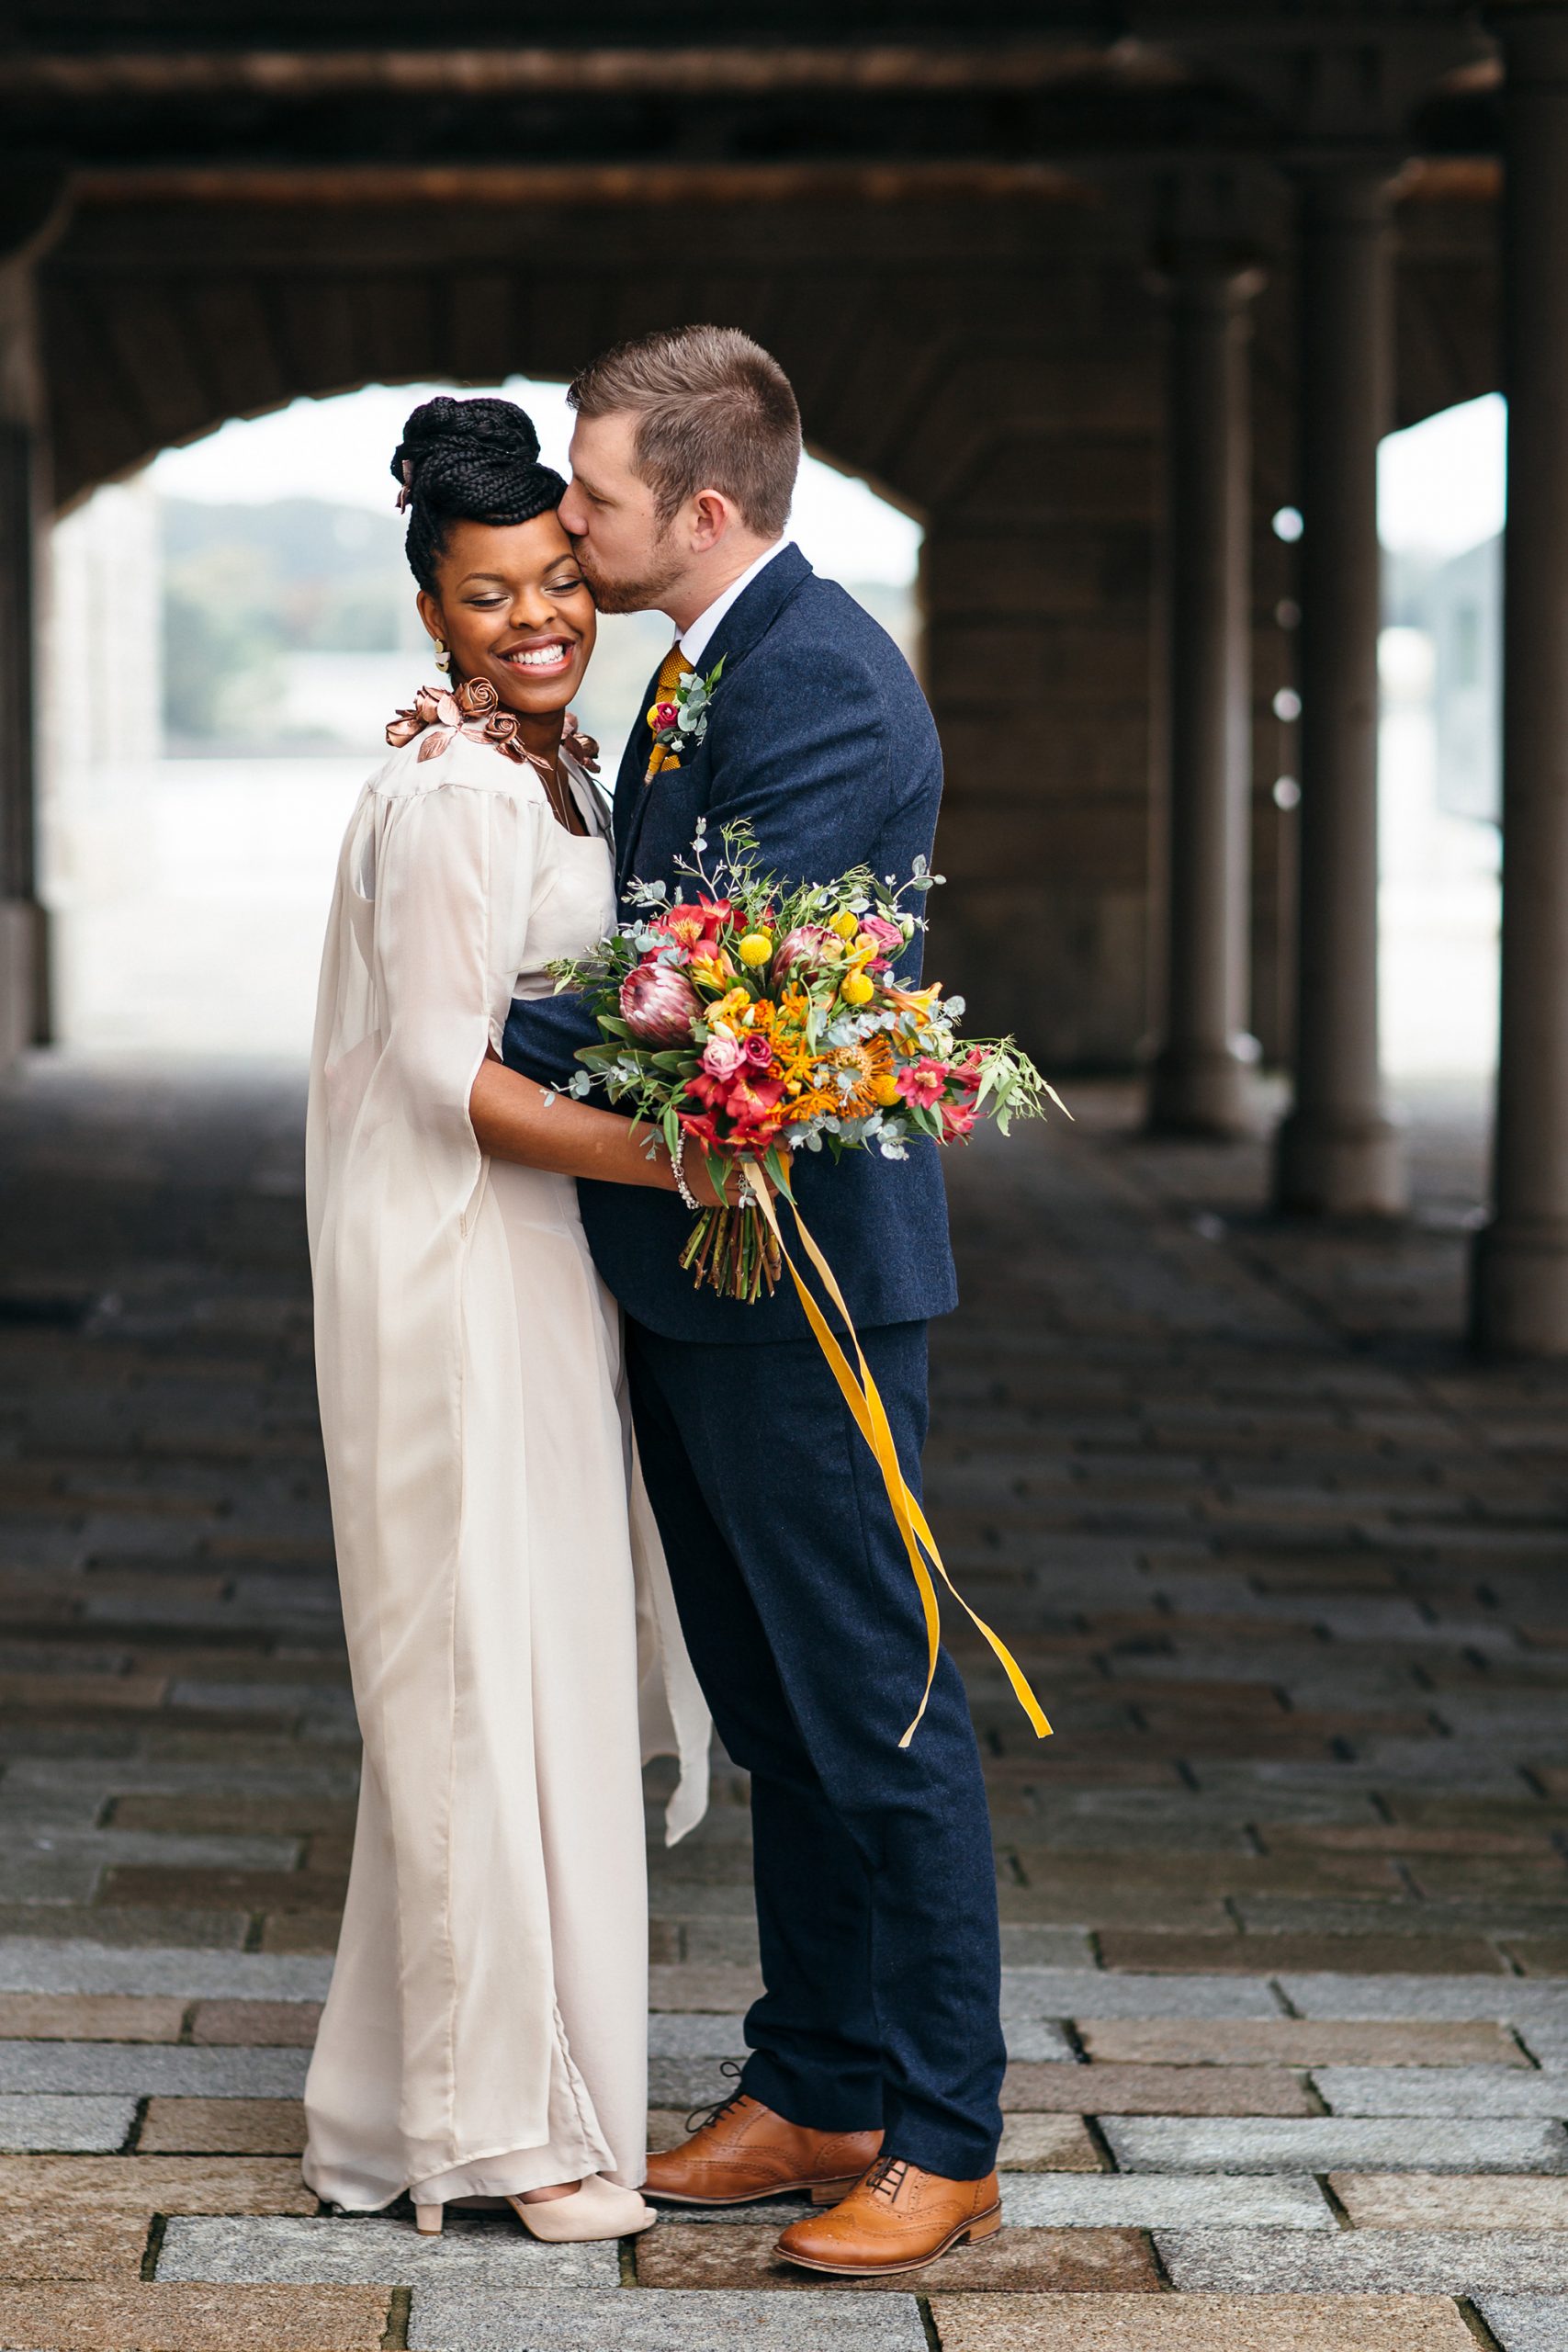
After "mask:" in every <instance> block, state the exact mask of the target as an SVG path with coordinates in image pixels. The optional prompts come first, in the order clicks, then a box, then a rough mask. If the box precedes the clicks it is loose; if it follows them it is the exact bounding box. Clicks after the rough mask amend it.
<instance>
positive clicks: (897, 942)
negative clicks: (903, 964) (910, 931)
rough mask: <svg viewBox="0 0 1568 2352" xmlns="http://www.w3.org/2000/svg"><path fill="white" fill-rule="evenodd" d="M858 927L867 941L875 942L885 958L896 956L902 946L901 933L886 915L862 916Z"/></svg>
mask: <svg viewBox="0 0 1568 2352" xmlns="http://www.w3.org/2000/svg"><path fill="white" fill-rule="evenodd" d="M860 927H861V929H862V931H863V932H864V933H865V935H866V937H867V938H868V939H874V940H875V942H876V944H877V945H878V946H879V947H880V948H881V950H882V952H883V954H884V955H885V956H897V953H898V950H899V949H900V948H901V947H902V946H903V944H904V934H903V933H902V932H901V931H900V930H899V928H898V926H897V923H896V922H888V920H887V918H886V915H862V917H861V919H860Z"/></svg>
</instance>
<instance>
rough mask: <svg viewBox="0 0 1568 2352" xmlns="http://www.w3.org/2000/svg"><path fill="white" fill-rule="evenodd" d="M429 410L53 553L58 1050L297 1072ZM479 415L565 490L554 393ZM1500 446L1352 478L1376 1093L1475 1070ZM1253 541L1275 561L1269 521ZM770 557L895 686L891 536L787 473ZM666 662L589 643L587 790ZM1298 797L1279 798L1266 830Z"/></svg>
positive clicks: (198, 447) (421, 650)
mask: <svg viewBox="0 0 1568 2352" xmlns="http://www.w3.org/2000/svg"><path fill="white" fill-rule="evenodd" d="M436 389H439V388H438V387H434V386H426V387H417V386H400V387H395V388H389V387H386V386H372V387H368V388H367V389H366V390H361V391H357V392H352V393H347V394H344V395H343V396H341V397H339V398H337V399H334V400H325V401H311V400H300V401H293V402H291V403H290V404H289V405H288V407H286V408H284V409H281V410H278V411H276V413H273V414H271V415H267V416H263V417H258V418H255V419H254V420H249V421H245V420H236V421H234V422H231V423H229V424H224V425H222V426H220V428H219V430H218V431H217V432H215V433H213V434H211V435H208V436H207V437H205V438H204V439H201V440H198V441H196V442H193V443H191V444H190V445H189V446H188V447H185V448H181V449H171V450H169V451H166V452H165V453H164V455H163V456H162V457H160V458H156V459H155V460H154V461H153V463H152V464H151V465H150V466H147V467H145V468H144V469H141V471H140V472H138V473H136V474H135V475H133V476H132V477H131V478H130V480H129V481H124V482H120V483H117V484H114V485H112V486H110V487H108V488H106V489H103V490H100V491H97V492H94V493H93V494H92V495H91V496H90V497H89V498H87V499H86V500H85V501H84V503H82V504H81V505H80V506H78V507H77V508H76V509H75V511H74V512H73V514H71V515H68V516H67V517H66V518H65V519H64V520H63V521H62V522H61V523H59V524H58V525H57V526H55V528H54V531H53V534H52V571H53V625H52V628H51V638H50V642H51V662H50V669H49V681H50V692H49V706H48V721H49V733H50V738H51V749H52V758H51V765H50V773H49V790H48V794H47V797H46V801H45V809H46V828H45V836H44V839H45V862H44V891H45V896H46V899H47V900H48V903H49V905H50V906H51V909H52V910H53V913H54V917H55V921H54V926H53V940H54V955H55V979H56V989H57V997H56V1005H57V1021H58V1029H59V1035H60V1037H61V1039H62V1041H63V1042H65V1043H68V1044H73V1045H80V1046H103V1047H114V1048H121V1049H124V1048H131V1047H152V1048H156V1049H157V1050H158V1051H160V1052H170V1053H174V1054H178V1055H185V1054H195V1055H203V1054H232V1053H234V1052H235V1051H237V1050H238V1051H243V1052H249V1053H257V1054H263V1055H273V1056H289V1055H296V1056H297V1055H298V1054H299V1052H300V1051H301V1050H302V1047H303V1045H304V1042H305V1041H306V1040H307V1039H308V1036H309V1030H310V1015H311V1008H312V1005H313V1001H314V994H313V992H314V985H315V962H316V956H317V952H318V948H319V944H320V933H321V922H322V918H323V914H324V910H325V906H326V900H327V896H328V892H329V890H330V887H331V877H332V872H333V862H334V858H335V854H336V849H337V842H338V839H339V836H340V834H341V831H342V829H343V826H344V822H345V820H346V817H347V813H348V810H349V808H350V807H351V805H352V803H353V800H354V797H355V793H356V792H357V790H358V788H359V786H360V785H361V783H362V782H363V781H364V778H365V776H366V775H367V774H368V773H369V770H370V768H371V766H373V765H374V764H375V763H376V761H377V760H378V756H379V749H380V745H381V738H382V729H384V727H385V725H386V722H387V719H388V718H389V716H390V714H391V712H392V711H393V710H394V709H395V708H396V707H398V706H399V705H400V704H403V703H406V702H407V700H408V699H409V696H410V695H411V694H412V691H413V689H414V688H415V687H416V686H417V685H418V684H421V683H422V682H423V681H425V680H427V679H429V678H430V677H431V676H432V675H433V674H434V673H433V670H432V664H431V661H430V655H429V648H428V640H427V639H426V638H425V635H424V632H423V628H421V626H420V623H419V620H418V617H417V616H416V614H415V611H414V605H413V582H412V579H411V577H410V575H409V572H408V568H407V566H406V564H405V563H404V560H403V556H402V520H401V517H400V515H397V514H396V513H395V511H394V508H393V495H394V492H393V488H392V486H391V484H390V483H389V479H388V475H387V462H388V455H389V451H390V450H391V449H392V448H393V447H395V445H396V443H397V440H398V438H399V436H400V429H401V424H402V420H403V418H404V417H405V416H406V414H407V413H408V411H409V410H410V408H412V406H413V405H414V403H415V401H418V400H420V399H423V398H425V397H427V395H428V393H429V392H430V391H431V390H436ZM471 389H475V390H478V389H481V388H479V387H473V388H471ZM499 389H500V390H503V391H504V392H505V393H506V395H507V397H509V398H510V399H513V400H516V401H520V402H522V404H523V405H524V406H525V407H526V408H527V409H528V411H529V413H531V414H532V415H533V416H534V418H535V419H536V423H537V424H538V426H539V430H540V434H541V436H542V440H543V444H544V451H545V455H546V458H547V460H548V461H549V462H550V463H552V464H555V465H557V466H558V467H561V468H562V469H563V470H565V469H568V465H567V458H566V447H567V443H568V440H569V438H570V424H571V418H570V411H569V410H568V409H567V406H566V402H565V399H564V396H563V390H562V388H561V387H560V386H558V385H555V384H542V383H535V382H532V381H530V380H529V379H525V378H523V377H510V378H508V379H506V381H505V383H504V384H503V385H502V386H501V387H499ZM1505 430H1506V425H1505V409H1504V403H1503V401H1502V399H1501V398H1500V396H1498V395H1497V394H1495V393H1494V394H1488V395H1486V396H1485V397H1483V398H1482V399H1480V400H1475V401H1465V402H1463V403H1461V405H1459V406H1457V407H1455V408H1452V409H1450V410H1446V411H1443V412H1441V413H1438V415H1436V416H1433V417H1431V418H1428V419H1427V420H1425V421H1424V422H1423V423H1421V424H1417V425H1414V426H1411V427H1409V428H1407V429H1406V430H1405V431H1404V432H1401V433H1395V434H1392V435H1389V436H1388V437H1387V438H1386V439H1385V440H1384V442H1383V443H1382V452H1381V464H1380V469H1379V526H1380V533H1381V537H1382V544H1383V548H1384V567H1383V568H1384V586H1383V605H1384V627H1383V629H1382V639H1381V648H1380V670H1381V676H1382V698H1383V709H1382V745H1381V779H1380V795H1381V866H1382V876H1381V894H1380V895H1381V926H1382V965H1381V979H1380V993H1381V1011H1382V1027H1383V1052H1384V1063H1385V1067H1386V1069H1388V1071H1389V1073H1390V1075H1391V1077H1392V1078H1393V1080H1395V1081H1396V1082H1397V1081H1398V1080H1402V1079H1404V1080H1449V1079H1451V1080H1456V1081H1459V1082H1461V1084H1462V1083H1463V1082H1464V1081H1469V1082H1470V1083H1471V1085H1472V1087H1475V1088H1479V1086H1480V1084H1481V1082H1482V1081H1483V1080H1485V1079H1486V1078H1487V1076H1488V1075H1489V1073H1490V1071H1491V1069H1492V1066H1493V1063H1494V1061H1495V1054H1496V1034H1495V1033H1496V1020H1497V919H1498V884H1497V869H1498V831H1497V819H1498V791H1499V783H1498V777H1499V714H1498V693H1499V682H1500V662H1499V654H1500V611H1499V606H1500V598H1501V568H1500V559H1499V550H1500V537H1499V534H1500V532H1501V528H1502V523H1503V503H1504V454H1505V450H1504V441H1505ZM1273 528H1274V531H1275V535H1276V537H1278V538H1280V540H1281V541H1282V542H1283V543H1284V544H1286V545H1289V544H1291V543H1292V538H1293V536H1294V534H1295V533H1296V532H1298V531H1299V528H1300V518H1299V515H1297V514H1296V512H1295V510H1294V509H1292V508H1286V509H1283V510H1281V511H1280V514H1279V515H1277V516H1276V517H1275V520H1274V525H1273ZM791 529H792V532H793V535H794V536H795V537H796V538H797V539H798V540H799V542H800V544H801V546H802V547H803V548H804V549H805V551H806V553H807V556H808V557H809V558H810V560H811V561H812V562H813V563H814V564H815V565H816V567H817V569H818V571H822V572H825V573H827V574H828V575H829V576H830V577H832V578H834V579H837V580H840V581H841V582H843V583H844V585H845V586H846V587H847V588H848V589H849V590H850V591H851V593H852V594H853V595H855V596H856V597H858V598H859V600H860V602H861V603H862V604H863V605H865V606H866V608H867V610H868V611H870V612H871V613H873V614H874V616H875V617H876V618H877V619H878V620H879V621H881V622H882V624H883V626H884V627H885V628H887V629H888V630H889V631H890V633H891V634H892V636H893V637H894V638H895V639H896V640H897V643H898V645H899V646H900V647H901V648H902V650H904V652H905V654H906V655H907V656H908V659H909V661H910V662H912V663H914V664H916V665H917V666H919V662H920V659H921V643H920V639H921V630H920V614H919V567H920V546H921V536H922V534H921V530H920V526H919V523H918V522H917V521H916V520H915V519H914V518H913V517H911V516H910V515H906V514H904V513H902V512H900V511H899V510H898V509H897V507H895V506H894V505H892V504H891V503H889V502H888V501H887V500H886V498H884V497H881V496H879V495H878V494H877V492H875V491H874V490H873V489H871V488H870V486H869V485H868V484H867V483H865V482H864V481H860V480H857V479H856V478H855V477H854V476H852V475H850V474H846V473H843V472H840V471H838V470H836V469H833V468H832V467H830V466H829V465H827V464H825V463H824V462H823V461H822V460H821V459H820V458H815V457H812V456H807V459H806V462H805V466H804V468H803V469H802V474H801V480H800V487H799V491H798V493H797V496H796V501H795V515H794V518H793V522H792V525H791ZM668 635H669V630H668V625H667V623H666V622H665V620H664V618H663V616H661V615H659V614H636V615H630V616H613V617H611V618H608V619H606V620H605V621H604V622H603V623H602V624H601V629H600V637H599V645H598V650H597V652H596V654H595V656H594V661H593V666H592V673H591V675H590V678H589V681H588V687H587V691H586V693H585V694H584V695H583V697H582V717H583V718H584V720H585V723H586V724H587V725H588V727H589V729H590V731H591V732H592V733H594V734H596V735H597V736H598V738H599V741H600V742H601V745H602V747H603V754H604V773H605V774H606V775H614V772H615V762H616V760H617V759H618V757H619V752H620V747H621V745H622V743H623V742H624V741H625V739H626V729H627V727H628V725H629V724H630V722H631V721H632V719H633V718H635V717H636V716H637V714H638V712H639V710H640V707H641V696H642V692H643V688H644V687H645V685H646V684H647V681H648V677H649V673H650V671H651V670H652V669H653V668H654V667H655V666H656V664H657V662H658V661H659V659H660V655H661V654H662V652H663V650H664V649H665V645H666V643H667V640H668ZM87 643H91V645H92V648H93V658H92V660H91V661H90V662H84V661H83V659H82V654H81V649H82V647H83V646H84V645H85V644H87ZM996 659H997V662H998V669H1000V668H1001V667H1002V665H1004V664H1005V663H1006V662H1008V660H1009V659H1010V656H1009V653H1008V650H1007V649H1006V647H1005V644H1000V645H998V649H997V654H996ZM996 689H997V694H998V700H1001V699H1005V697H1006V695H1007V694H1008V692H1009V690H1010V681H1009V680H1008V678H1007V677H1006V676H1005V675H998V679H997V682H996ZM1299 708H1300V704H1299V699H1298V697H1297V696H1296V695H1295V694H1294V691H1293V690H1292V688H1289V687H1286V688H1282V689H1281V690H1280V693H1279V694H1277V695H1276V696H1275V697H1274V704H1273V715H1274V716H1275V718H1279V719H1281V720H1283V721H1284V722H1285V729H1286V732H1285V735H1284V741H1286V743H1287V744H1288V742H1289V740H1290V737H1289V729H1290V726H1291V723H1292V721H1293V719H1294V718H1295V717H1296V716H1297V715H1298V713H1299ZM1298 796H1299V783H1298V780H1297V779H1296V778H1295V777H1294V776H1292V775H1290V774H1289V773H1288V772H1286V771H1284V770H1281V773H1280V776H1279V777H1278V778H1277V779H1276V780H1275V782H1274V789H1273V798H1274V802H1275V805H1276V807H1277V808H1278V809H1280V810H1281V811H1282V812H1286V813H1288V812H1289V811H1290V810H1291V809H1293V808H1294V806H1295V805H1296V800H1297V797H1298Z"/></svg>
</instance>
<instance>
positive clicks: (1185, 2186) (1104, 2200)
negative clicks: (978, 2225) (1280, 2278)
mask: <svg viewBox="0 0 1568 2352" xmlns="http://www.w3.org/2000/svg"><path fill="white" fill-rule="evenodd" d="M1002 2219H1003V2220H1004V2222H1018V2223H1020V2224H1021V2226H1023V2227H1024V2228H1030V2229H1055V2230H1063V2229H1066V2230H1074V2229H1078V2230H1098V2229H1130V2230H1180V2229H1190V2230H1202V2229H1223V2228H1225V2227H1235V2228H1237V2229H1286V2230H1331V2229H1333V2228H1334V2226H1335V2222H1334V2215H1333V2213H1332V2212H1331V2211H1330V2210H1329V2208H1328V2206H1327V2204H1326V2203H1325V2199H1324V2197H1323V2194H1322V2191H1321V2190H1320V2189H1319V2188H1318V2187H1317V2185H1316V2183H1315V2182H1314V2181H1313V2180H1311V2179H1309V2178H1307V2177H1304V2176H1298V2177H1295V2178H1290V2177H1284V2176H1280V2175H1276V2176H1274V2177H1269V2178H1245V2177H1244V2178H1238V2179H1234V2180H1212V2179H1206V2178H1204V2177H1202V2176H1201V2175H1198V2176H1194V2175H1192V2174H1190V2173H1170V2174H1166V2175H1163V2176H1162V2175H1160V2174H1158V2173H1100V2174H1099V2175H1098V2176H1096V2177H1092V2178H1091V2177H1088V2176H1084V2175H1077V2174H1071V2173H1011V2174H1009V2175H1008V2176H1007V2177H1005V2178H1004V2179H1003V2181H1002Z"/></svg>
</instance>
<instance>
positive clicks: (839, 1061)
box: [795, 1036, 893, 1119]
mask: <svg viewBox="0 0 1568 2352" xmlns="http://www.w3.org/2000/svg"><path fill="white" fill-rule="evenodd" d="M818 1062H819V1063H821V1062H825V1063H826V1064H827V1066H828V1068H829V1069H830V1070H832V1071H834V1072H835V1073H836V1074H841V1076H842V1077H843V1078H848V1079H849V1080H851V1081H852V1083H851V1085H850V1088H849V1091H847V1092H845V1091H843V1089H842V1087H841V1084H840V1076H839V1075H835V1077H834V1078H833V1079H831V1080H829V1083H828V1086H827V1088H826V1089H825V1090H824V1091H826V1092H827V1093H828V1095H829V1097H830V1099H831V1100H832V1103H833V1106H834V1108H835V1110H836V1111H837V1112H838V1114H839V1115H840V1118H845V1119H863V1118H865V1117H866V1116H867V1114H869V1113H870V1112H872V1111H874V1110H876V1109H877V1107H878V1097H877V1091H876V1089H877V1085H878V1083H879V1081H880V1080H883V1079H886V1078H891V1077H892V1075H893V1048H892V1046H890V1045H889V1044H888V1042H887V1040H886V1037H882V1036H876V1037H863V1038H862V1039H861V1040H860V1042H859V1043H858V1044H857V1045H853V1046H835V1047H834V1049H833V1051H832V1052H831V1053H829V1054H820V1055H818ZM795 1115H796V1116H797V1117H798V1116H799V1113H798V1111H797V1112H796V1114H795Z"/></svg>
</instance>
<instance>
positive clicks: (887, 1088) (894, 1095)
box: [871, 1078, 899, 1111]
mask: <svg viewBox="0 0 1568 2352" xmlns="http://www.w3.org/2000/svg"><path fill="white" fill-rule="evenodd" d="M871 1091H872V1094H873V1097H874V1100H875V1101H876V1102H878V1103H880V1104H881V1105H882V1108H883V1109H884V1110H885V1111H891V1110H892V1108H893V1105H894V1104H895V1103H897V1101H898V1100H899V1095H898V1081H897V1079H896V1078H874V1079H873V1080H872V1081H871Z"/></svg>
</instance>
